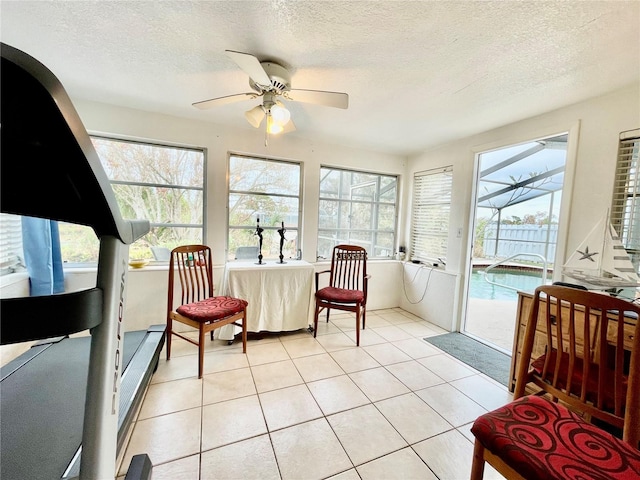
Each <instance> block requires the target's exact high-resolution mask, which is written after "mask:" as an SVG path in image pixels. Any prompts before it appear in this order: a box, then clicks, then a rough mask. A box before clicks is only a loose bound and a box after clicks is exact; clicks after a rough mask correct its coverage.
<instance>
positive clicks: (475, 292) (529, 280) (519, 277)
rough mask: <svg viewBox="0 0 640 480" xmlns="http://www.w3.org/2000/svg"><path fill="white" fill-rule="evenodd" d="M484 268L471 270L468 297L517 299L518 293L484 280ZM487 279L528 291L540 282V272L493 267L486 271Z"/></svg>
mask: <svg viewBox="0 0 640 480" xmlns="http://www.w3.org/2000/svg"><path fill="white" fill-rule="evenodd" d="M484 277H485V273H484V269H478V270H473V272H472V273H471V281H470V285H469V297H470V298H484V299H487V300H517V299H518V293H517V292H516V291H515V290H512V289H510V288H505V287H501V286H498V285H493V284H491V283H489V282H487V281H486V280H485V278H484ZM488 277H489V280H491V281H493V282H496V283H500V284H502V285H508V286H510V287H513V288H516V289H518V290H520V291H523V292H530V293H533V291H534V290H535V289H536V287H538V286H540V285H541V283H542V278H541V274H540V273H538V272H530V271H526V270H513V269H508V268H493V269H491V270H490V271H489V273H488Z"/></svg>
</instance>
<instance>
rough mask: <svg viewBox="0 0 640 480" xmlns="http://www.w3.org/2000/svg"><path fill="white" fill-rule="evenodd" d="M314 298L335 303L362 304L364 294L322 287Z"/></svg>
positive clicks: (357, 291) (356, 291)
mask: <svg viewBox="0 0 640 480" xmlns="http://www.w3.org/2000/svg"><path fill="white" fill-rule="evenodd" d="M316 298H317V299H319V300H326V301H329V302H337V303H354V304H355V303H359V302H364V292H363V291H361V290H346V289H344V288H336V287H324V288H321V289H320V290H318V291H317V292H316Z"/></svg>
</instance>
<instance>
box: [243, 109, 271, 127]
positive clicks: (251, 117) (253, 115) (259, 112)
mask: <svg viewBox="0 0 640 480" xmlns="http://www.w3.org/2000/svg"><path fill="white" fill-rule="evenodd" d="M244 116H245V117H246V119H247V121H248V122H249V123H250V124H251V125H252V126H254V127H255V128H258V127H259V126H260V124H261V123H262V120H263V119H264V117H265V116H266V114H265V113H264V108H263V107H262V105H258V106H257V107H253V108H252V109H251V110H247V111H246V112H245V113H244Z"/></svg>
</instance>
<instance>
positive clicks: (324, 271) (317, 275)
mask: <svg viewBox="0 0 640 480" xmlns="http://www.w3.org/2000/svg"><path fill="white" fill-rule="evenodd" d="M322 273H331V270H322V271H321V272H316V292H317V291H318V285H319V278H320V274H322Z"/></svg>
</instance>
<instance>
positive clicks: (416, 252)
mask: <svg viewBox="0 0 640 480" xmlns="http://www.w3.org/2000/svg"><path fill="white" fill-rule="evenodd" d="M429 187H433V189H434V190H433V191H431V192H429V191H425V189H427V188H429ZM452 193H453V165H447V166H445V167H439V168H434V169H429V170H423V171H420V172H415V173H414V174H413V192H412V201H411V234H410V236H409V258H410V260H411V261H417V262H422V263H428V264H431V263H433V262H436V261H437V262H439V263H441V262H443V261H446V257H447V249H448V242H449V225H450V223H451V198H452ZM440 195H446V197H445V198H443V199H442V200H438V199H437V198H436V199H430V198H429V197H439V196H440ZM434 207H435V208H436V209H438V207H441V208H443V209H444V210H446V212H447V215H446V217H447V221H446V224H443V223H442V222H432V221H429V223H428V224H426V225H425V224H423V219H424V218H425V217H426V216H428V215H429V213H430V212H429V210H431V209H433V208H434ZM436 223H437V224H438V225H440V227H439V228H438V229H436V228H435V224H436ZM436 230H437V231H436ZM433 237H436V238H437V239H439V240H440V245H441V248H440V249H439V250H434V251H425V250H424V249H423V248H419V247H418V246H417V244H418V243H419V242H420V241H425V240H428V239H429V238H433Z"/></svg>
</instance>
